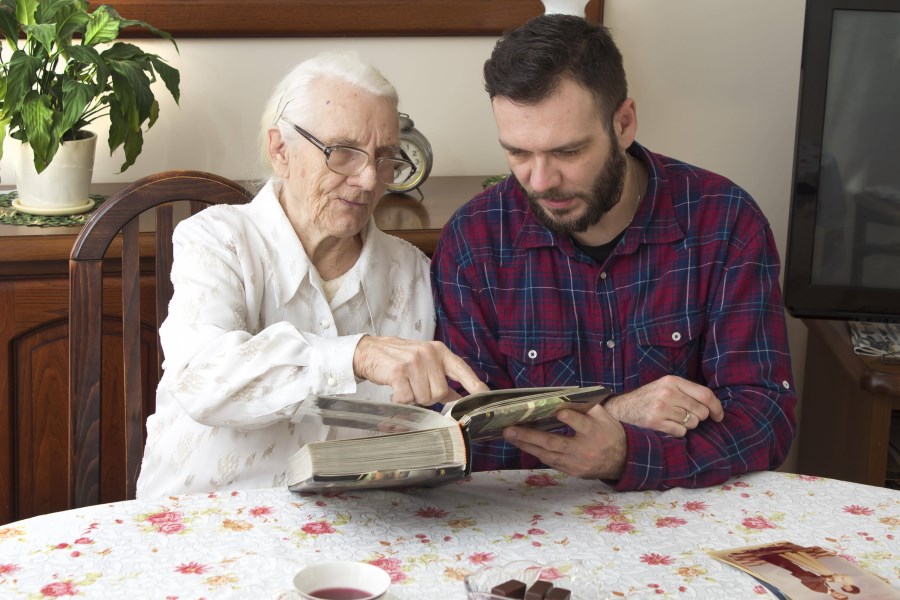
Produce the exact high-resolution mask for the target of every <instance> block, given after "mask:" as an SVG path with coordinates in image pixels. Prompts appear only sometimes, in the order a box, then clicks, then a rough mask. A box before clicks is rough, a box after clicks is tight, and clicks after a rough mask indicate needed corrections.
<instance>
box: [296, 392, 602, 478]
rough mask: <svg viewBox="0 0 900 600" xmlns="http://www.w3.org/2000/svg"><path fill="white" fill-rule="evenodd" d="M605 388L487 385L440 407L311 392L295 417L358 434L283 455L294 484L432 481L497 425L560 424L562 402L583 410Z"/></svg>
mask: <svg viewBox="0 0 900 600" xmlns="http://www.w3.org/2000/svg"><path fill="white" fill-rule="evenodd" d="M609 394H610V392H609V390H607V389H606V388H604V387H603V386H594V387H588V388H578V387H550V388H525V389H515V390H494V391H489V392H481V393H478V394H473V395H471V396H467V397H465V398H461V399H459V400H457V401H454V402H452V403H448V404H447V405H446V406H445V407H444V411H443V412H442V413H438V412H436V411H434V410H430V409H428V408H423V407H420V406H411V405H405V404H393V403H387V402H371V401H367V400H360V399H357V398H353V397H349V396H311V397H309V398H307V399H306V400H304V401H303V402H302V403H301V405H300V408H299V409H298V411H297V414H296V415H295V417H294V419H295V420H296V419H298V418H303V419H304V420H312V421H313V422H315V423H318V424H320V425H324V426H338V427H349V428H353V429H357V430H359V432H360V436H359V437H356V438H350V439H341V440H326V441H320V442H311V443H309V444H306V445H304V446H303V447H302V448H300V450H298V451H297V452H296V453H294V455H293V456H291V457H290V459H289V474H290V475H289V481H288V487H289V488H290V489H291V490H294V491H316V490H325V489H361V488H385V487H398V486H413V485H439V484H442V483H446V482H448V481H452V480H453V479H458V478H460V477H464V476H465V475H467V474H468V473H469V471H470V468H471V467H470V462H471V445H472V443H474V442H481V441H485V440H490V439H495V438H499V437H501V436H502V431H503V428H504V427H507V426H509V425H523V426H527V427H534V428H538V429H541V430H545V431H547V430H553V429H558V428H562V427H563V424H562V423H560V422H559V421H558V420H557V419H556V417H555V415H556V413H557V412H558V411H559V410H561V409H562V408H570V409H573V410H578V411H580V412H587V411H588V410H590V408H591V407H593V406H595V405H596V404H598V403H601V402H603V401H604V400H605V399H606V398H607V397H608V396H609Z"/></svg>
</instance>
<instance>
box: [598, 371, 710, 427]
mask: <svg viewBox="0 0 900 600" xmlns="http://www.w3.org/2000/svg"><path fill="white" fill-rule="evenodd" d="M604 406H605V408H606V410H607V411H609V413H610V414H611V415H612V416H614V417H615V418H617V419H618V420H620V421H622V422H625V423H630V424H632V425H637V426H639V427H646V428H648V429H655V430H656V431H661V432H663V433H668V434H669V435H672V436H675V437H684V436H685V435H686V434H687V432H688V430H689V429H694V428H696V427H697V426H698V425H700V422H701V421H705V420H706V419H712V420H713V421H716V422H719V421H721V420H722V419H723V418H724V416H725V411H724V410H723V409H722V403H721V402H719V399H718V398H716V395H715V394H713V393H712V390H710V389H709V388H708V387H706V386H703V385H700V384H698V383H694V382H693V381H688V380H687V379H682V378H681V377H676V376H674V375H666V376H665V377H661V378H660V379H657V380H656V381H654V382H652V383H648V384H647V385H645V386H641V387H639V388H638V389H636V390H633V391H631V392H628V393H627V394H622V395H621V396H613V397H612V398H610V399H609V401H608V402H607V403H606V404H605V405H604Z"/></svg>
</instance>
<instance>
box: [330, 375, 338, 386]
mask: <svg viewBox="0 0 900 600" xmlns="http://www.w3.org/2000/svg"><path fill="white" fill-rule="evenodd" d="M328 385H330V386H331V387H334V386H336V385H337V379H335V378H334V377H329V378H328Z"/></svg>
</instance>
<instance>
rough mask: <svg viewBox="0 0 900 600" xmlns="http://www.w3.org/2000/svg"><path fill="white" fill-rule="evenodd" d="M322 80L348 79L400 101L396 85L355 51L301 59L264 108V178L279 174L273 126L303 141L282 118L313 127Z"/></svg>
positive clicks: (290, 138)
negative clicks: (272, 148) (271, 147)
mask: <svg viewBox="0 0 900 600" xmlns="http://www.w3.org/2000/svg"><path fill="white" fill-rule="evenodd" d="M321 79H337V80H340V81H344V82H347V83H349V84H351V85H354V86H356V87H359V88H361V89H363V90H365V91H367V92H369V93H371V94H374V95H375V96H380V97H385V98H388V99H390V100H391V101H392V102H393V103H394V105H395V106H396V105H397V104H398V103H399V100H398V97H397V90H395V89H394V86H393V85H391V83H390V82H389V81H388V80H387V79H386V78H385V77H384V75H382V74H381V72H380V71H379V70H378V69H376V68H375V67H374V66H372V65H370V64H368V63H366V62H364V61H363V60H362V59H360V57H359V55H357V54H356V53H355V52H352V51H345V52H323V53H321V54H318V55H316V56H314V57H313V58H310V59H307V60H305V61H303V62H301V63H300V64H298V65H297V66H296V67H294V68H293V69H292V70H291V72H290V73H288V74H287V75H285V76H284V78H283V79H282V80H281V81H279V82H278V84H277V85H276V86H275V90H274V91H273V92H272V95H271V96H270V97H269V100H268V101H267V102H266V106H265V109H264V110H263V114H262V119H261V120H260V135H259V138H260V139H259V141H260V152H261V156H260V160H261V165H262V169H263V171H264V178H270V177H274V176H275V173H274V171H273V169H272V163H271V159H270V157H269V135H268V131H269V128H270V127H277V128H278V130H279V131H281V136H282V138H283V139H284V140H285V141H289V142H291V143H296V142H299V140H300V136H299V135H298V134H297V132H295V131H294V128H293V127H291V126H290V125H288V124H287V123H285V122H284V121H282V120H281V119H282V117H284V118H285V119H286V120H287V121H290V122H291V123H295V124H297V125H299V126H300V127H303V128H304V129H306V128H308V127H310V126H311V125H312V122H313V120H314V119H315V118H316V114H315V110H314V109H313V107H312V104H311V103H312V86H313V84H314V83H315V82H316V81H317V80H321Z"/></svg>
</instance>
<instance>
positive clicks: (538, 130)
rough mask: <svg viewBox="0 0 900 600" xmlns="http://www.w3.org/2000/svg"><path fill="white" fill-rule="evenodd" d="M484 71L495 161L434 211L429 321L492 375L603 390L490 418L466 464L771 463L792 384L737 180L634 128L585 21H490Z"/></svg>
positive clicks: (623, 476)
mask: <svg viewBox="0 0 900 600" xmlns="http://www.w3.org/2000/svg"><path fill="white" fill-rule="evenodd" d="M484 77H485V87H486V90H487V92H488V94H489V96H490V99H491V103H492V108H493V112H494V117H495V120H496V124H497V130H498V133H499V141H500V145H501V146H502V147H503V149H504V151H505V153H506V156H507V160H508V162H509V166H510V169H511V171H512V175H511V176H510V177H508V178H507V179H505V180H504V181H502V182H500V183H498V184H497V185H495V186H493V187H491V188H489V189H487V190H485V191H484V192H483V193H481V194H480V195H478V196H477V197H475V198H474V199H472V200H471V201H470V202H469V203H467V204H466V205H465V206H464V207H463V208H461V209H460V210H459V211H458V212H457V214H456V215H455V216H454V217H453V219H452V220H451V221H450V223H448V225H447V226H446V227H445V228H444V231H443V233H442V236H441V240H440V243H439V245H438V247H437V250H436V252H435V254H434V257H433V262H432V266H431V275H432V284H433V286H432V287H433V292H434V294H435V304H436V310H437V316H438V323H437V332H436V335H437V337H438V339H440V340H441V341H443V342H444V343H445V344H446V345H447V346H448V347H449V348H450V349H451V350H452V351H453V352H454V353H456V354H457V355H459V356H462V357H463V358H464V359H465V360H466V361H467V362H468V363H469V365H470V366H471V367H472V369H473V370H474V371H475V373H476V374H477V375H478V377H479V378H480V379H482V380H483V381H484V382H486V383H487V384H488V385H489V386H490V387H492V388H497V389H500V388H513V387H539V386H559V385H579V386H589V385H598V384H600V385H605V386H607V387H608V388H610V389H611V390H612V391H613V392H614V395H613V396H612V397H611V399H609V400H608V401H607V402H606V403H605V404H604V405H603V406H597V407H595V408H593V409H592V410H591V411H590V412H588V413H587V414H579V413H576V412H573V411H566V410H563V411H561V412H560V413H559V415H558V418H559V420H560V421H561V426H564V429H563V430H562V431H560V432H554V433H548V432H542V431H534V430H529V429H527V428H523V427H509V428H507V429H506V430H505V431H504V438H505V440H502V441H499V442H493V443H487V444H482V445H480V446H477V447H476V448H475V450H474V468H475V469H477V470H487V469H498V468H533V467H539V466H549V467H553V468H555V469H558V470H559V471H563V472H565V473H568V474H570V475H574V476H578V477H584V478H597V479H603V480H605V481H606V482H607V483H609V484H610V485H612V486H614V487H615V489H617V490H638V489H666V488H670V487H673V486H682V487H699V486H707V485H713V484H717V483H721V482H723V481H725V480H726V479H728V478H729V477H731V476H733V475H735V474H738V473H744V472H748V471H754V470H764V469H774V468H776V467H777V466H779V465H780V464H781V463H782V461H783V460H784V458H785V457H786V456H787V453H788V450H789V449H790V446H791V442H792V440H793V437H794V432H795V425H796V420H795V416H794V407H795V404H796V401H797V399H796V396H795V394H794V385H793V378H792V373H791V362H790V354H789V350H788V343H787V335H786V328H785V320H784V310H783V306H782V299H781V291H780V289H779V283H778V275H779V268H780V264H779V258H778V252H777V249H776V247H775V242H774V239H773V236H772V231H771V229H770V227H769V224H768V222H767V220H766V218H765V217H764V216H763V214H762V212H761V211H760V209H759V207H758V206H757V205H756V203H755V202H754V201H753V199H752V198H751V197H750V195H749V194H748V193H747V192H746V191H744V190H743V189H741V188H740V187H738V186H737V185H735V184H734V183H732V182H731V181H729V180H728V179H726V178H724V177H722V176H719V175H716V174H714V173H710V172H709V171H705V170H703V169H699V168H697V167H693V166H691V165H688V164H685V163H683V162H680V161H677V160H674V159H671V158H667V157H665V156H661V155H659V154H655V153H653V152H651V151H649V150H648V149H646V148H644V147H643V146H641V145H640V144H638V143H637V142H636V141H635V136H636V132H637V110H636V105H635V101H634V99H632V98H629V97H628V95H627V85H626V80H625V72H624V68H623V66H622V56H621V54H620V52H619V50H618V49H617V48H616V45H615V43H614V42H613V40H612V38H611V37H610V35H609V32H608V31H607V30H606V29H605V28H603V27H600V26H595V25H592V24H590V23H588V22H586V21H585V20H584V19H581V18H577V17H571V16H565V15H544V16H540V17H536V18H534V19H532V20H530V21H528V22H527V23H526V24H525V25H523V26H521V27H519V28H517V29H515V30H512V31H510V32H508V33H507V34H506V35H505V36H504V37H503V38H502V39H501V40H500V41H498V43H497V45H496V47H495V48H494V51H493V53H492V55H491V57H490V59H489V60H488V61H487V62H486V63H485V66H484Z"/></svg>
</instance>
